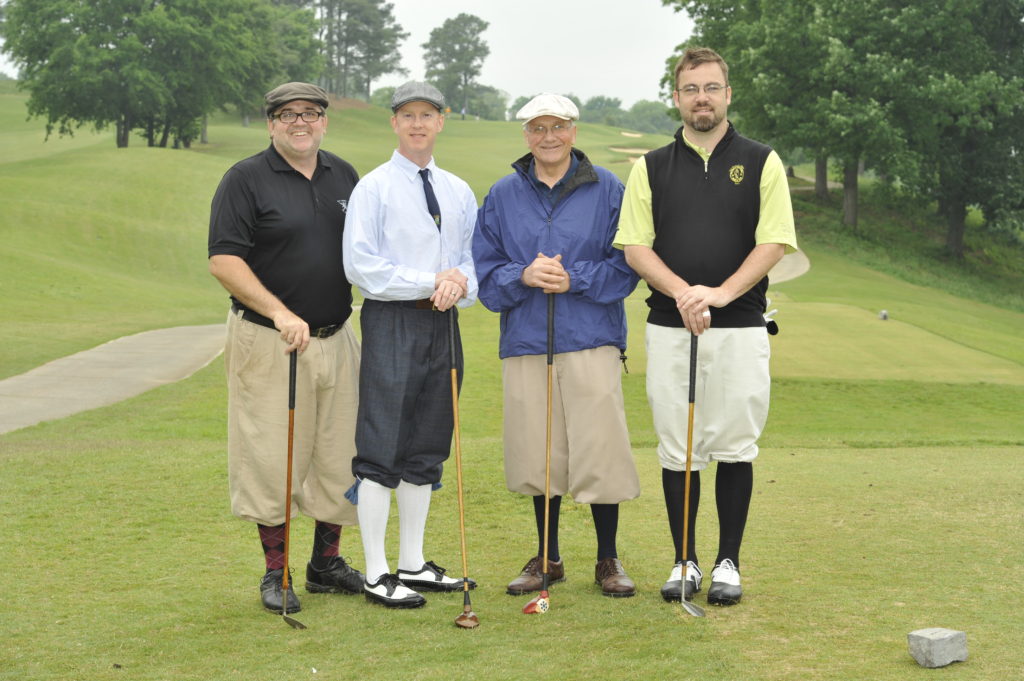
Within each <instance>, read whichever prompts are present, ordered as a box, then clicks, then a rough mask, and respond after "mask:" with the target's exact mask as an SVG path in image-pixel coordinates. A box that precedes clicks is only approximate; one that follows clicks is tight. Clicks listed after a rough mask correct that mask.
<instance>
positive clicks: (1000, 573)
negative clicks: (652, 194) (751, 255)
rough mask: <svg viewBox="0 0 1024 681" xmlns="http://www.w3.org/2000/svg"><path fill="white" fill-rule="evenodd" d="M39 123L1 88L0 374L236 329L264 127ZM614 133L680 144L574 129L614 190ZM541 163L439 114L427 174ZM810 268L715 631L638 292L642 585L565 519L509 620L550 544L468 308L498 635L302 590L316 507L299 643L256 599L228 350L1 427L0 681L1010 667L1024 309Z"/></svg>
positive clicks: (844, 266) (491, 359)
mask: <svg viewBox="0 0 1024 681" xmlns="http://www.w3.org/2000/svg"><path fill="white" fill-rule="evenodd" d="M5 92H6V94H4V93H5ZM23 106H24V97H23V96H21V95H17V94H12V93H10V92H9V91H4V90H0V122H5V123H6V124H7V125H8V132H6V133H4V134H3V135H2V136H0V144H2V145H3V153H0V200H2V205H3V207H4V209H3V210H2V211H0V286H2V289H0V293H2V297H0V310H2V314H0V332H2V334H3V338H4V352H3V353H2V354H0V378H2V377H6V376H10V375H13V374H17V373H20V372H22V371H25V370H27V369H29V368H31V367H33V366H36V365H38V364H40V363H42V362H45V361H48V360H50V359H54V358H56V357H60V356H63V355H66V354H70V353H72V352H76V351H78V350H82V349H85V348H88V347H91V346H93V345H96V344H98V343H101V342H104V341H106V340H109V339H111V338H114V337H117V336H120V335H123V334H126V333H134V332H137V331H142V330H146V329H150V328H159V327H163V326H173V325H179V324H198V323H217V322H220V321H221V320H222V319H223V317H224V314H225V307H226V300H227V299H226V295H225V294H224V293H223V291H222V290H221V289H220V287H219V286H218V285H217V284H216V282H215V281H214V280H213V279H212V277H210V276H209V275H208V274H207V272H206V227H207V226H206V221H207V218H208V210H209V200H210V197H211V195H212V193H213V190H214V188H215V186H216V183H217V181H218V180H219V178H220V176H221V174H222V173H223V172H224V170H225V169H226V168H227V167H228V166H229V165H230V164H231V163H233V162H234V161H235V160H237V159H239V158H241V157H243V156H245V155H247V154H249V153H253V152H255V151H257V150H259V149H260V148H262V146H263V145H264V144H265V142H266V137H265V135H264V134H263V132H262V128H261V127H259V125H257V124H254V125H253V126H252V127H250V128H248V129H246V128H242V127H240V126H238V125H237V124H236V122H235V121H234V120H232V119H230V118H227V117H224V118H222V119H219V120H217V121H216V122H215V125H213V126H212V127H211V132H210V134H211V142H212V144H211V145H209V146H206V147H202V148H197V149H195V150H193V151H174V150H160V149H146V148H144V147H143V146H141V142H140V141H139V140H133V141H132V144H133V146H132V147H130V148H129V149H121V150H118V149H114V148H113V142H112V140H111V138H110V136H109V134H107V135H102V134H101V135H95V136H93V135H88V134H83V135H82V136H80V137H76V138H74V139H73V140H57V139H51V141H49V142H47V143H45V144H42V143H41V142H40V141H39V140H40V139H41V134H40V133H39V129H40V127H41V126H40V124H39V123H38V122H29V123H25V122H24V121H23V119H24V115H23V108H19V107H23ZM332 113H334V115H333V116H332V117H331V122H330V134H329V135H328V138H327V145H326V146H327V148H329V149H331V150H333V151H335V152H337V153H340V154H341V155H342V156H344V157H346V158H349V159H350V160H352V161H353V163H354V164H355V165H356V166H357V168H358V169H359V171H360V172H366V171H368V170H369V169H370V168H372V167H373V166H374V165H376V164H377V163H379V162H381V161H383V160H384V159H385V158H386V157H387V155H388V154H390V152H391V149H392V148H393V144H392V137H391V133H390V129H389V128H388V127H387V123H386V121H387V113H386V112H383V111H381V110H380V109H366V110H358V111H357V110H343V111H338V112H332ZM12 129H13V131H12ZM623 140H628V146H630V147H635V146H642V145H656V144H660V143H663V142H664V141H665V140H664V139H662V138H657V137H645V138H640V139H639V140H637V139H635V138H624V137H622V136H621V135H620V134H619V132H618V131H616V130H611V129H607V128H600V127H594V126H582V127H581V130H580V135H579V139H578V143H579V146H580V148H582V149H583V150H584V151H586V152H587V153H588V154H589V155H590V156H592V157H593V158H594V159H595V160H596V161H597V162H598V163H601V164H605V165H607V166H608V167H610V168H612V169H614V170H616V172H618V173H619V175H620V177H625V173H626V172H628V168H629V164H628V162H627V161H626V156H625V154H623V153H619V152H613V151H610V150H609V149H608V147H612V146H623ZM8 150H10V151H8ZM524 152H525V146H524V145H523V143H522V140H521V137H520V135H519V132H518V129H517V126H515V124H512V123H509V124H500V123H487V122H477V121H465V122H463V121H458V120H452V121H449V123H448V126H447V128H446V130H445V132H444V133H442V136H441V139H440V142H439V147H438V150H437V157H438V160H439V162H440V163H441V164H442V165H443V166H445V167H447V168H449V169H451V170H453V171H455V172H457V173H460V174H463V175H464V176H465V177H466V179H467V180H468V181H469V182H470V184H471V185H472V186H473V188H474V190H475V191H476V192H477V195H478V197H479V198H482V197H483V195H484V193H485V192H486V189H487V187H488V186H489V185H490V184H491V183H492V182H493V181H494V180H495V179H496V178H497V177H499V176H500V175H502V174H505V173H506V172H507V171H508V164H509V163H510V162H511V161H512V160H513V159H514V158H516V157H518V156H519V155H521V154H522V153H524ZM798 228H799V225H798ZM809 257H810V259H811V263H812V268H811V271H810V272H809V273H808V274H807V275H805V276H804V277H802V278H800V279H797V280H794V281H792V282H786V283H782V284H777V285H773V286H772V287H771V291H770V296H771V298H772V299H773V303H772V306H773V307H777V308H778V309H779V313H778V315H777V319H778V321H779V324H780V326H781V328H782V331H781V333H780V335H778V336H776V337H775V338H774V339H773V341H772V349H773V357H772V364H773V372H774V378H775V381H774V384H773V402H772V412H771V416H770V419H769V425H768V430H767V431H766V433H765V435H764V438H763V440H762V444H763V449H762V453H761V457H760V459H759V460H758V463H757V464H756V466H755V492H754V494H755V496H754V503H753V506H752V509H751V516H750V521H749V523H748V530H747V539H746V541H745V543H744V548H743V554H742V556H741V558H742V568H743V578H744V589H745V595H744V599H743V602H742V603H741V604H740V605H738V606H736V607H733V608H729V609H719V608H714V609H712V608H708V617H707V618H705V619H700V620H697V619H693V618H690V617H688V616H687V615H685V614H684V613H683V612H682V610H681V609H680V608H679V606H678V605H674V606H673V605H669V604H666V603H664V602H663V601H662V600H661V598H660V596H659V595H658V589H659V587H660V586H661V583H662V581H663V580H664V579H665V578H666V577H667V576H668V572H669V569H670V568H671V558H672V552H671V543H670V541H669V538H668V530H667V524H666V521H665V517H664V516H665V513H664V509H663V503H662V497H661V483H660V469H659V467H658V464H657V460H656V456H655V453H654V447H655V446H656V438H655V436H654V433H653V430H652V427H651V423H650V412H649V409H648V406H647V403H646V397H645V391H644V369H645V358H644V355H645V353H644V349H643V320H644V315H645V310H646V307H645V305H644V303H643V298H644V297H645V295H646V291H645V290H638V291H637V293H635V294H634V295H633V296H632V297H631V298H630V299H629V301H628V302H627V305H628V310H629V316H630V323H631V329H630V349H629V353H628V354H629V362H628V365H629V371H630V373H629V374H627V375H625V376H624V387H625V391H626V400H627V406H628V410H629V414H628V416H629V421H630V428H631V435H632V440H633V444H634V449H635V455H636V460H637V464H638V467H639V469H640V474H641V482H642V486H643V492H642V495H641V497H640V498H639V499H638V500H636V501H633V502H630V503H627V504H624V505H623V507H622V514H621V519H620V542H619V553H620V557H621V558H622V560H623V563H624V564H625V566H626V568H627V569H628V571H629V573H630V575H631V576H632V577H633V578H634V579H635V580H636V582H637V584H638V587H639V590H640V592H639V594H638V595H637V597H635V598H631V599H609V598H603V597H602V596H601V595H600V593H599V590H598V587H596V586H595V585H594V584H593V563H594V555H593V554H594V537H593V523H592V521H591V517H590V511H589V509H588V508H587V507H586V506H584V505H577V504H574V503H572V502H571V501H570V500H566V502H565V503H563V507H562V508H563V513H562V532H561V543H562V555H563V557H564V560H565V563H566V568H567V575H568V579H567V581H566V582H565V583H562V584H558V585H556V586H555V587H554V588H553V590H552V593H551V601H552V609H551V611H550V612H548V613H547V614H546V615H533V616H525V615H522V614H521V613H520V610H521V608H522V606H523V605H524V604H525V603H526V601H527V600H528V598H525V597H512V596H507V595H505V593H504V585H505V584H506V583H507V582H508V581H509V580H510V579H511V578H512V577H514V576H515V575H516V574H517V572H518V570H519V569H520V568H521V567H522V564H523V563H524V562H525V561H526V559H527V558H528V557H529V556H530V555H531V552H532V551H533V549H534V538H533V537H534V534H533V529H532V528H533V519H532V509H531V507H530V504H529V502H528V501H526V500H524V499H523V498H521V497H518V496H515V495H512V494H510V493H508V492H507V491H506V490H505V488H504V482H503V473H502V468H501V418H502V416H501V387H500V369H501V367H500V363H499V361H498V359H497V338H498V324H497V316H496V315H493V314H491V313H490V312H488V311H486V310H485V309H483V308H482V307H481V306H475V307H474V308H472V309H470V310H468V311H467V312H466V313H465V314H464V315H463V317H462V320H463V321H462V332H463V339H464V343H465V354H466V360H467V375H466V382H465V387H464V390H463V395H462V399H461V403H460V404H461V418H462V435H463V438H462V440H463V441H462V450H463V454H464V459H465V476H466V489H467V494H466V520H467V530H468V541H469V564H470V570H471V572H472V575H473V576H474V577H475V578H476V579H477V580H478V581H479V582H480V587H479V588H478V589H477V590H476V591H475V592H473V596H472V601H473V607H474V610H475V611H476V613H477V614H478V615H479V617H480V621H481V626H480V628H479V629H477V630H473V631H463V630H458V629H456V628H455V627H454V625H453V622H454V619H455V617H456V616H457V615H458V614H459V613H461V611H462V599H461V596H459V595H450V596H437V595H433V596H428V601H429V602H428V605H427V606H426V607H425V608H423V609H421V610H417V611H409V612H394V611H389V610H385V609H384V608H380V607H376V606H372V605H370V604H368V603H366V602H365V601H364V599H363V598H362V597H360V596H353V597H345V596H332V595H317V596H313V595H310V594H306V593H305V591H304V590H302V589H301V586H302V584H303V583H304V574H303V566H304V562H305V560H306V556H307V554H308V551H309V546H310V539H311V531H312V525H311V522H310V521H309V520H308V519H305V518H301V519H299V520H298V521H297V522H296V523H295V526H294V528H293V544H292V545H293V547H294V548H293V563H294V564H295V566H296V572H295V578H296V580H295V581H296V583H297V585H298V586H299V591H298V593H299V597H300V599H301V600H302V606H303V610H302V612H301V613H300V614H299V615H298V616H297V617H298V618H299V619H300V620H301V621H303V622H304V623H305V624H306V625H307V626H308V627H309V629H308V630H306V631H295V630H292V629H291V628H289V627H288V626H286V625H285V624H284V623H282V622H281V621H280V618H279V617H278V618H275V617H274V616H271V615H269V614H266V613H264V612H263V611H262V610H261V608H260V606H259V600H258V590H257V584H258V581H259V577H260V576H261V573H262V555H261V552H260V548H259V543H258V540H257V538H256V533H255V529H254V528H253V527H252V526H251V525H249V524H246V523H243V522H241V521H238V520H236V519H234V518H233V517H232V516H231V515H230V510H229V508H228V500H227V482H226V457H225V454H224V447H225V433H226V423H225V399H226V398H225V387H224V379H223V364H222V362H221V361H220V360H217V361H215V362H214V363H213V364H211V365H210V366H209V367H207V368H205V369H203V370H201V371H199V372H198V373H196V374H195V375H194V376H192V377H191V378H189V379H187V380H185V381H182V382H180V383H177V384H174V385H169V386H165V387H162V388H159V389H157V390H153V391H151V392H148V393H145V394H143V395H141V396H139V397H137V398H135V399H132V400H129V401H126V402H124V403H121V404H118V405H115V406H112V407H107V408H103V409H98V410H94V411H90V412H85V413H82V414H79V415H77V416H74V417H70V418H67V419H64V420H61V421H58V422H52V423H46V424H41V425H39V426H35V427H32V428H27V429H24V430H21V431H16V432H13V433H9V434H6V435H2V436H0V500H2V503H0V546H3V548H4V556H5V558H6V561H5V566H6V570H5V580H4V583H5V584H6V585H7V589H6V591H5V593H6V598H5V599H4V601H5V607H4V617H3V618H2V619H0V640H2V641H3V644H2V645H0V679H11V680H12V681H13V680H15V679H17V680H19V681H26V680H27V681H36V680H39V681H42V680H44V679H46V680H49V679H68V680H71V679H74V680H82V681H94V680H103V681H106V680H113V679H117V680H124V679H131V680H132V681H137V680H153V681H164V680H172V679H195V680H197V681H198V680H208V679H209V680H212V679H216V680H228V679H230V680H238V681H249V680H254V679H259V680H268V681H279V680H280V681H294V680H306V679H310V680H335V681H340V680H348V679H367V680H376V679H380V680H394V679H403V680H404V679H480V678H485V679H495V680H497V679H530V678H538V677H542V678H551V679H670V678H671V679H701V680H706V679H729V680H734V679H765V680H783V679H786V680H790V679H801V680H803V679H813V680H818V679H821V680H835V681H847V680H850V679H872V680H876V679H877V680H892V681H897V680H900V681H902V680H904V679H932V678H933V677H935V676H936V675H937V674H939V675H941V676H942V677H943V679H964V680H966V679H970V680H972V681H974V680H977V679H981V680H985V681H996V680H1000V681H1002V680H1003V679H1010V678H1017V677H1018V676H1019V674H1020V670H1021V668H1022V664H1024V656H1022V654H1021V653H1020V651H1019V639H1020V635H1019V631H1020V612H1021V610H1022V608H1024V596H1022V595H1021V589H1020V588H1019V585H1020V584H1021V583H1022V580H1024V569H1022V568H1021V558H1022V556H1021V546H1022V545H1024V544H1022V541H1024V532H1022V530H1021V527H1022V521H1024V493H1022V492H1021V488H1020V483H1021V480H1022V479H1024V460H1022V453H1024V425H1022V422H1024V419H1022V409H1021V405H1022V404H1024V348H1022V345H1021V342H1020V338H1021V337H1022V335H1024V315H1022V314H1020V313H1017V312H1011V311H1007V310H1003V309H999V308H994V307H991V306H986V305H982V304H978V303H975V302H973V301H969V300H964V299H961V298H955V297H953V296H950V295H947V294H944V293H940V292H937V291H935V290H932V289H927V288H922V287H918V286H911V285H909V284H906V283H904V282H901V281H900V280H898V279H894V278H892V277H890V276H887V275H882V274H878V273H876V272H873V271H871V270H868V269H865V268H862V267H859V266H855V265H852V264H850V263H848V262H847V261H845V260H844V259H843V258H842V257H841V256H838V255H836V254H833V253H830V252H824V251H822V252H816V251H814V250H813V249H812V250H810V252H809ZM641 288H643V287H641ZM880 309H887V310H888V312H889V315H890V320H889V321H881V320H879V319H878V311H879V310H880ZM538 399H543V396H538ZM286 408H287V405H282V411H285V410H286ZM284 453H285V451H284V443H282V456H284ZM453 472H454V471H453V470H452V469H451V468H449V471H448V475H446V479H445V486H444V487H443V488H442V489H441V490H439V491H438V492H437V493H436V494H435V496H434V500H433V507H432V512H431V518H430V521H429V523H428V532H427V557H428V558H429V559H433V560H435V561H437V562H438V563H440V564H441V565H445V566H447V567H448V568H449V569H450V570H452V571H453V572H456V573H458V572H459V562H460V561H459V542H458V526H457V508H456V499H455V480H454V475H452V473H453ZM712 478H713V472H712V473H711V474H708V475H706V476H705V480H704V484H703V491H704V494H703V500H702V502H703V503H702V506H701V515H700V519H699V521H698V525H697V528H696V532H697V538H698V548H699V550H700V557H701V561H702V564H703V565H704V566H705V567H710V562H711V561H712V560H713V559H714V554H715V549H716V542H717V524H716V522H715V513H714V494H713V490H714V484H713V479H712ZM395 513H396V511H395V509H394V507H393V516H392V518H391V522H392V530H394V529H395V527H396V525H395V523H397V515H395ZM390 534H391V535H392V539H394V540H395V542H394V544H393V545H392V546H390V547H389V557H390V558H391V560H392V562H393V561H394V559H395V557H396V556H397V532H395V531H392V532H391V533H390ZM342 553H343V554H344V555H346V556H350V557H351V558H352V559H353V562H354V563H355V564H356V565H357V566H360V567H361V566H362V563H363V559H362V550H361V546H360V543H359V537H358V530H346V531H345V533H344V535H343V538H342ZM706 585H707V582H705V586H706ZM697 602H698V603H699V604H700V605H702V606H705V605H706V603H705V601H704V599H703V594H701V595H699V596H698V599H697ZM932 626H940V627H949V628H953V629H960V630H964V631H966V632H967V637H968V646H969V650H970V659H969V660H968V661H967V662H965V663H959V664H956V665H953V666H952V667H949V668H947V669H943V670H938V671H936V670H925V669H922V668H920V667H918V666H917V665H916V663H914V661H913V660H912V659H911V658H910V656H909V655H908V653H907V646H906V634H907V633H908V632H910V631H912V630H914V629H919V628H924V627H932Z"/></svg>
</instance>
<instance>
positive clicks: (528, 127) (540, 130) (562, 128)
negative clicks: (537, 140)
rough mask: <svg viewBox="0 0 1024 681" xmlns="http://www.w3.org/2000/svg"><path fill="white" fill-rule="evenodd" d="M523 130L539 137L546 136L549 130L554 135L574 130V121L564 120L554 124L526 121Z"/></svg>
mask: <svg viewBox="0 0 1024 681" xmlns="http://www.w3.org/2000/svg"><path fill="white" fill-rule="evenodd" d="M523 130H525V131H526V132H528V133H529V134H531V135H536V136H537V137H546V136H547V134H548V131H550V132H551V133H552V134H554V135H562V134H565V133H567V132H569V131H570V130H572V121H562V122H559V123H555V124H553V125H535V124H534V123H524V124H523Z"/></svg>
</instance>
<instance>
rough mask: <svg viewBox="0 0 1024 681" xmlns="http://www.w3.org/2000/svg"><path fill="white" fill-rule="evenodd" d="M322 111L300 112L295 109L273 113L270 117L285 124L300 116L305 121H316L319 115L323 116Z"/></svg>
mask: <svg viewBox="0 0 1024 681" xmlns="http://www.w3.org/2000/svg"><path fill="white" fill-rule="evenodd" d="M324 115H325V114H324V112H323V111H302V112H301V113H299V112H295V111H285V112H284V113H279V114H274V115H273V116H271V118H272V119H277V120H279V121H281V122H282V123H284V124H286V125H290V124H291V123H294V122H295V121H297V120H298V119H299V118H301V119H302V120H303V121H304V122H306V123H316V122H317V121H318V120H320V117H321V116H324Z"/></svg>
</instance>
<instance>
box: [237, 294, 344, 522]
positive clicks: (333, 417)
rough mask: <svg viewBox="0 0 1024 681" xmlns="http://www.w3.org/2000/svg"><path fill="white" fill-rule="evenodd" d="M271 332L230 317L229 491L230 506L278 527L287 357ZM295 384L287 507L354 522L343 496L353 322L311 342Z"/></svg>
mask: <svg viewBox="0 0 1024 681" xmlns="http://www.w3.org/2000/svg"><path fill="white" fill-rule="evenodd" d="M284 347H285V346H284V342H283V341H282V340H281V338H280V334H279V333H278V332H277V331H276V330H274V329H268V328H266V327H263V326H260V325H258V324H253V323H252V322H247V321H245V320H243V319H242V318H241V316H240V313H231V314H229V315H228V328H227V345H226V346H225V349H224V364H225V366H226V368H227V377H228V488H229V491H230V494H231V511H232V513H234V514H235V515H236V516H238V517H239V518H242V519H244V520H251V521H253V522H257V523H260V524H262V525H280V524H282V523H284V515H285V513H284V510H285V509H284V498H285V479H286V470H287V460H288V355H286V354H285V353H284ZM295 383H296V389H295V438H294V444H293V457H292V458H293V463H292V506H293V508H292V511H293V513H294V512H295V510H296V509H297V510H298V511H300V512H301V513H303V514H304V515H307V516H309V517H311V518H315V519H316V520H322V521H325V522H329V523H335V524H338V525H355V524H356V522H357V520H356V509H355V507H354V506H353V505H352V504H350V503H349V502H348V500H347V499H345V497H344V494H345V490H347V489H348V488H349V487H350V486H351V485H352V483H353V481H354V478H353V477H352V458H353V457H354V456H355V425H356V410H357V408H358V404H359V342H358V341H357V340H356V337H355V333H354V332H353V331H352V326H351V324H350V323H347V322H346V323H345V325H344V326H343V327H342V328H341V329H340V330H339V331H338V332H337V333H335V334H334V335H333V336H331V337H330V338H325V339H318V338H313V339H311V340H310V342H309V347H308V348H306V351H305V352H304V353H302V354H301V355H300V356H299V359H298V368H297V380H296V382H295Z"/></svg>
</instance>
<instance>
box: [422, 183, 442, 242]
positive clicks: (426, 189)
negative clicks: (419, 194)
mask: <svg viewBox="0 0 1024 681" xmlns="http://www.w3.org/2000/svg"><path fill="white" fill-rule="evenodd" d="M429 173H430V169H428V168H424V169H423V170H421V171H420V179H421V180H423V193H424V194H425V195H426V196H427V210H428V211H430V216H431V217H432V218H434V224H435V225H437V228H438V229H441V207H440V206H439V205H437V196H435V195H434V188H433V187H431V186H430V180H429V179H428V178H427V175H428V174H429Z"/></svg>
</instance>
